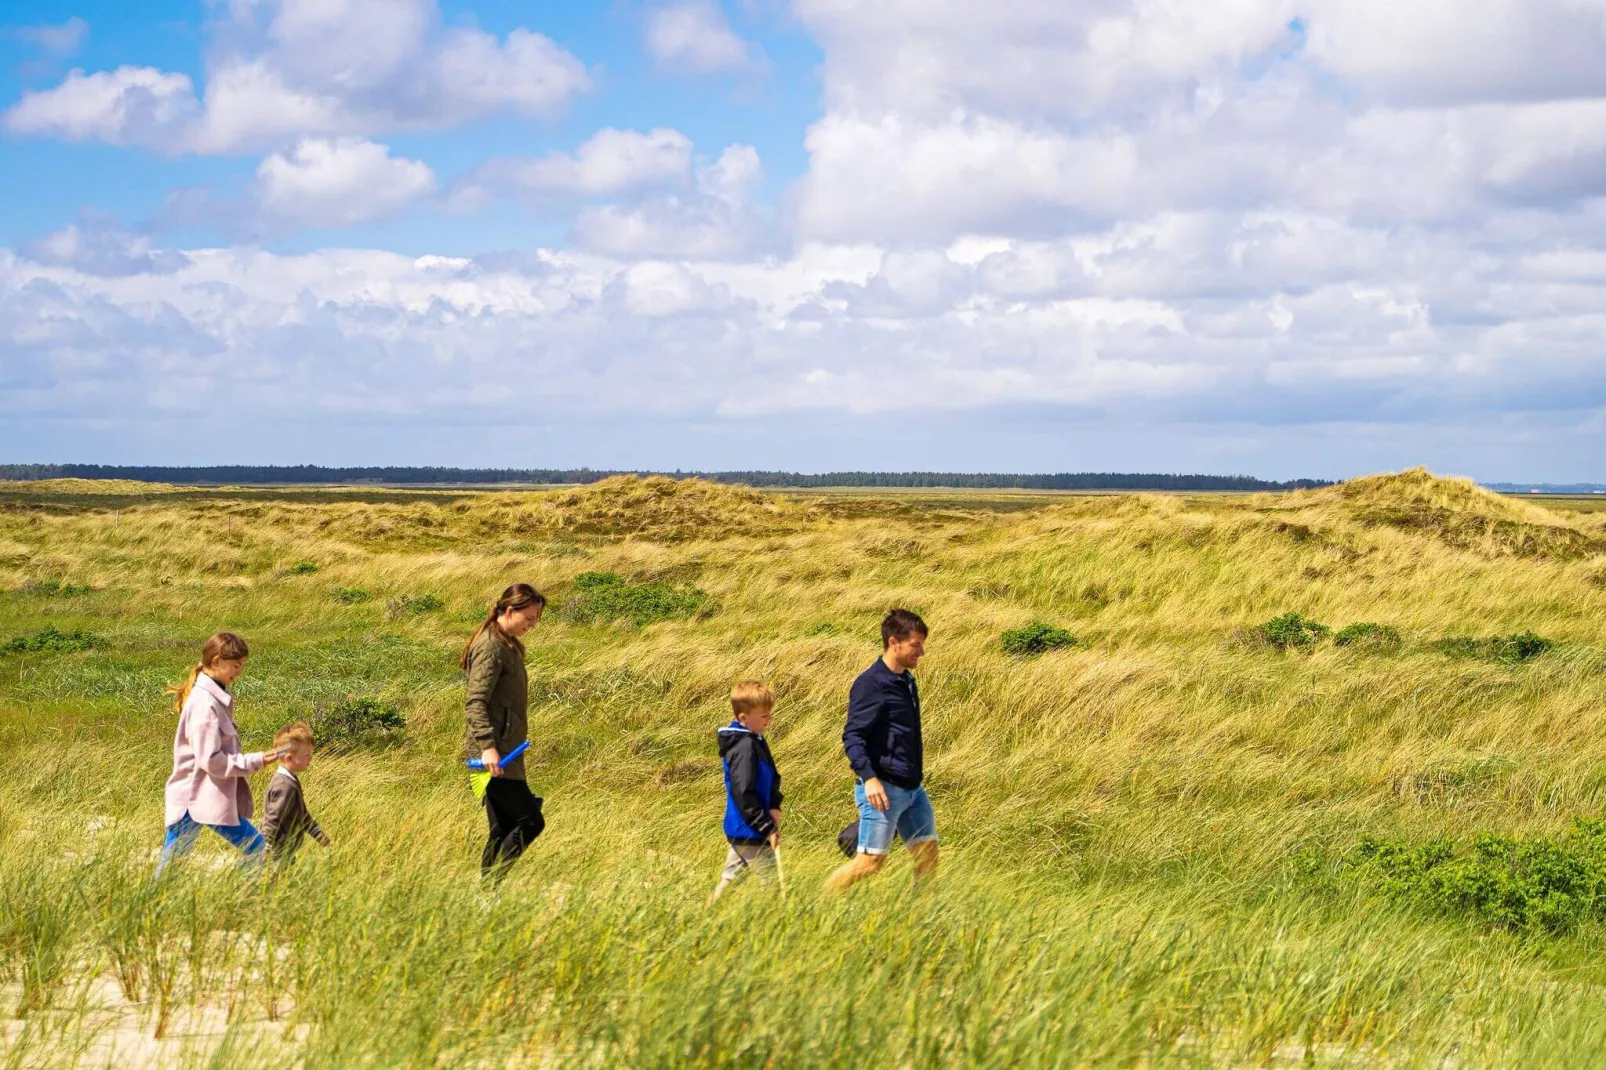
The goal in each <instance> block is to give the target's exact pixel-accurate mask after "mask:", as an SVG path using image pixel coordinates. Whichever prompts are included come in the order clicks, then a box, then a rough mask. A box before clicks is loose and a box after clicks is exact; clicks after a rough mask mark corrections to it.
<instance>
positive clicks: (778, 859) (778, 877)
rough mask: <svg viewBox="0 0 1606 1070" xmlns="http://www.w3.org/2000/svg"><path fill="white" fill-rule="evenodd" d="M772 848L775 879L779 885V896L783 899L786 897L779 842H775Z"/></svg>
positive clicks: (784, 874) (784, 873)
mask: <svg viewBox="0 0 1606 1070" xmlns="http://www.w3.org/2000/svg"><path fill="white" fill-rule="evenodd" d="M773 850H774V851H775V880H776V881H777V882H778V883H779V884H780V886H781V898H782V899H785V898H786V871H785V870H783V869H781V845H780V844H779V843H777V844H776V845H775V847H774V848H773Z"/></svg>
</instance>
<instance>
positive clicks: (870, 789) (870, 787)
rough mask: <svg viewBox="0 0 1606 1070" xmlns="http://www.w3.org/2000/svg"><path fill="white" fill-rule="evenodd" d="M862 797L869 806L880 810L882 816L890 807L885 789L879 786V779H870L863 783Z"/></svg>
mask: <svg viewBox="0 0 1606 1070" xmlns="http://www.w3.org/2000/svg"><path fill="white" fill-rule="evenodd" d="M864 797H865V799H867V800H868V801H869V803H870V805H871V806H873V807H875V808H876V809H877V810H880V811H881V812H882V813H883V814H884V813H886V812H887V807H888V806H890V805H892V804H891V803H889V802H887V789H886V788H883V787H882V786H881V780H880V778H879V777H871V778H870V779H869V780H866V781H865V782H864Z"/></svg>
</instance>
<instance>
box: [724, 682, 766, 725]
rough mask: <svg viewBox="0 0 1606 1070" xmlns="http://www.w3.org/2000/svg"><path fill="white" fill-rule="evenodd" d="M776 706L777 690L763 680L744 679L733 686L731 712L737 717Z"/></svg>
mask: <svg viewBox="0 0 1606 1070" xmlns="http://www.w3.org/2000/svg"><path fill="white" fill-rule="evenodd" d="M774 708H775V692H774V691H772V690H771V689H770V685H769V684H766V683H765V682H764V681H762V680H743V681H742V682H741V683H739V684H737V685H736V686H735V687H733V688H731V713H732V714H734V715H736V716H737V717H740V716H742V714H744V713H757V712H758V711H759V710H773V709H774Z"/></svg>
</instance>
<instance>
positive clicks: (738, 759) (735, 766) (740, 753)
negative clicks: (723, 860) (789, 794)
mask: <svg viewBox="0 0 1606 1070" xmlns="http://www.w3.org/2000/svg"><path fill="white" fill-rule="evenodd" d="M719 760H720V762H721V763H722V764H723V765H724V766H725V838H726V839H727V840H729V841H730V842H731V843H740V844H759V843H767V842H769V838H770V836H771V835H772V834H773V833H774V832H775V819H774V818H772V817H770V811H771V810H779V809H780V808H781V774H780V773H778V772H777V771H776V769H775V759H774V758H772V757H770V745H769V743H767V742H766V741H765V739H764V737H763V736H761V735H759V734H758V733H756V732H749V731H748V730H747V729H746V728H743V727H742V724H741V722H740V721H732V722H731V723H730V724H728V725H726V726H725V727H724V728H721V729H720V730H719Z"/></svg>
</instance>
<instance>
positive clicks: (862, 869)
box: [825, 852, 887, 892]
mask: <svg viewBox="0 0 1606 1070" xmlns="http://www.w3.org/2000/svg"><path fill="white" fill-rule="evenodd" d="M886 863H887V856H886V855H867V854H864V853H862V852H861V853H860V854H856V855H854V856H853V857H852V858H850V859H848V860H847V861H846V862H844V863H843V864H842V865H841V866H839V867H837V871H836V872H835V873H833V874H831V875H830V876H829V877H827V878H825V890H826V891H827V892H845V891H847V890H848V889H849V888H851V887H853V886H854V885H855V884H857V883H859V882H860V881H861V880H863V879H864V878H866V877H868V876H870V875H871V874H874V873H880V872H881V867H882V866H884V865H886Z"/></svg>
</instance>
